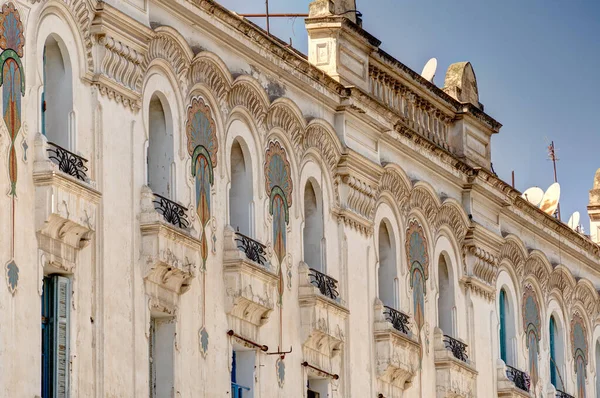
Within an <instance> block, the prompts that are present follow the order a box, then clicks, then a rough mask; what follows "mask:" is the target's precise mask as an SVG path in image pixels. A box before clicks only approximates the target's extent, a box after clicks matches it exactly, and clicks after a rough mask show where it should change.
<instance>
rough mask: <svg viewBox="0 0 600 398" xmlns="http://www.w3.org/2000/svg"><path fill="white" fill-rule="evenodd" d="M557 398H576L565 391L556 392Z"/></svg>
mask: <svg viewBox="0 0 600 398" xmlns="http://www.w3.org/2000/svg"><path fill="white" fill-rule="evenodd" d="M556 398H575V397H574V396H572V395H571V394H567V393H566V392H564V391H561V390H556Z"/></svg>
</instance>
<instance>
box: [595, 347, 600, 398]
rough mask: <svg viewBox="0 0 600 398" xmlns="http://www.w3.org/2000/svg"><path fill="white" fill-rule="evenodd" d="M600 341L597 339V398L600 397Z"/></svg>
mask: <svg viewBox="0 0 600 398" xmlns="http://www.w3.org/2000/svg"><path fill="white" fill-rule="evenodd" d="M599 366H600V342H598V341H596V398H600V374H599V373H600V367H599Z"/></svg>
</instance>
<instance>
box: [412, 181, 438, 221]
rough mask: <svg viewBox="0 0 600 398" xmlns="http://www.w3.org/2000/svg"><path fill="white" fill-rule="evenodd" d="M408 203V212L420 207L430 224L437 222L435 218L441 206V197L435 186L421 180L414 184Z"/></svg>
mask: <svg viewBox="0 0 600 398" xmlns="http://www.w3.org/2000/svg"><path fill="white" fill-rule="evenodd" d="M407 205H408V208H407V209H406V210H407V211H406V212H409V211H412V210H414V209H419V210H420V211H421V213H423V215H424V216H425V218H426V219H427V221H428V222H429V223H430V224H433V223H434V222H435V218H436V216H437V213H438V211H439V209H440V207H441V203H440V199H439V198H438V196H437V195H436V194H435V191H434V190H433V188H432V187H431V186H430V185H429V184H427V183H425V182H423V181H419V182H417V183H416V184H415V185H414V187H413V189H412V191H411V193H410V197H409V199H408V202H407Z"/></svg>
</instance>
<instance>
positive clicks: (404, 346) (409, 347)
mask: <svg viewBox="0 0 600 398" xmlns="http://www.w3.org/2000/svg"><path fill="white" fill-rule="evenodd" d="M374 312H375V328H374V330H375V331H374V334H375V355H376V366H377V385H378V393H379V394H380V395H381V396H385V397H396V396H401V395H402V391H404V390H406V389H408V388H409V387H410V386H411V384H412V379H413V377H414V376H415V375H416V373H417V372H418V369H419V366H420V365H419V357H420V355H421V346H420V345H419V343H418V341H417V339H416V336H415V335H414V333H413V331H412V329H411V328H412V325H411V321H410V317H409V316H408V315H407V314H405V313H403V312H401V311H398V310H396V309H394V308H391V307H387V306H384V305H383V303H382V302H381V301H380V300H379V299H376V300H375V306H374Z"/></svg>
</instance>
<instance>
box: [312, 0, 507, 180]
mask: <svg viewBox="0 0 600 398" xmlns="http://www.w3.org/2000/svg"><path fill="white" fill-rule="evenodd" d="M342 3H344V4H342ZM350 3H351V4H350ZM354 6H355V1H350V2H348V1H345V2H344V1H343V0H338V1H337V2H334V1H331V0H315V1H313V2H312V3H311V4H310V12H309V18H307V19H306V29H307V31H308V37H309V40H308V49H309V55H308V59H309V62H310V63H311V64H313V65H314V66H316V67H317V68H319V69H321V70H322V71H324V72H325V73H327V75H329V76H330V77H332V78H333V79H335V80H336V81H338V82H340V83H341V84H343V85H345V86H354V87H356V88H358V89H359V90H362V91H364V92H366V93H368V94H370V96H371V97H373V98H374V99H376V100H377V101H379V102H380V103H382V104H383V105H384V106H386V107H388V108H389V109H390V110H391V111H392V112H394V113H395V114H396V115H397V116H398V123H397V126H396V128H400V129H408V130H410V131H413V132H416V133H417V134H419V135H421V136H424V137H426V138H427V139H429V140H431V141H433V142H434V143H435V144H437V145H439V146H440V147H442V148H444V149H445V150H447V151H449V152H451V153H452V154H453V155H455V156H457V157H459V158H462V159H464V160H465V161H466V163H468V164H470V165H471V166H476V167H485V168H487V169H491V148H490V144H491V136H492V134H495V133H498V132H499V130H500V127H501V124H500V123H498V122H497V121H496V120H494V119H493V118H491V117H490V116H488V115H487V114H485V113H484V112H483V105H482V104H481V103H480V102H479V93H478V89H477V80H476V78H475V72H474V71H473V67H472V66H471V64H470V63H469V62H460V63H456V64H453V65H451V66H450V68H449V69H448V72H447V74H446V82H445V87H444V88H443V89H440V88H438V87H436V86H435V84H433V83H431V82H429V81H427V80H426V79H424V78H423V77H421V76H420V75H419V74H418V73H416V72H414V71H413V70H411V69H410V68H408V67H406V66H405V65H403V64H402V63H401V62H400V61H398V60H396V59H395V58H393V57H392V56H390V55H389V54H387V53H386V52H384V51H383V50H381V49H380V48H379V46H380V44H381V41H379V40H378V39H377V38H375V37H373V36H372V35H370V34H369V33H368V32H366V31H365V30H363V29H362V27H361V26H360V25H358V24H357V23H354V22H353V20H352V19H351V17H352V16H353V17H356V15H357V13H356V12H353V10H349V9H348V8H351V7H354ZM349 16H350V17H349ZM355 19H356V18H355Z"/></svg>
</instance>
